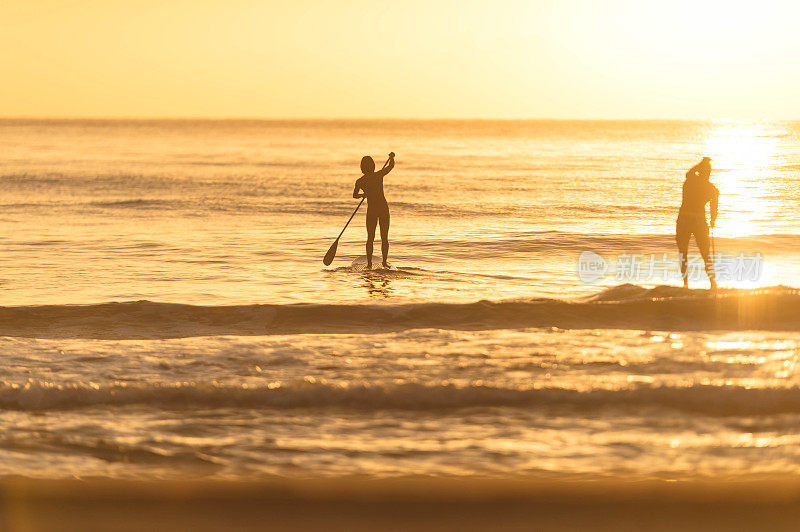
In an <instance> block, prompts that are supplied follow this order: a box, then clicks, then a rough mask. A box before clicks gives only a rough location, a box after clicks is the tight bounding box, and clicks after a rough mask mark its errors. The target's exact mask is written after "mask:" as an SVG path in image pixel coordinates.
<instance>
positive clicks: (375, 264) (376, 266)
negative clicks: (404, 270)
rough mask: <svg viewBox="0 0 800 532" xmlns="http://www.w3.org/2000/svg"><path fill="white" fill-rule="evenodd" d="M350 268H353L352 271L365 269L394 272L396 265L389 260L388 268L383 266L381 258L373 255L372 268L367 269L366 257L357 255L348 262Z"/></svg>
mask: <svg viewBox="0 0 800 532" xmlns="http://www.w3.org/2000/svg"><path fill="white" fill-rule="evenodd" d="M350 269H351V270H353V271H354V272H364V271H366V272H381V271H383V272H388V271H392V272H396V271H397V267H396V266H394V265H393V264H392V263H391V262H390V263H389V267H388V268H384V267H383V265H382V264H381V260H380V259H379V258H378V259H376V258H375V257H374V256H373V258H372V268H371V269H368V268H367V257H366V255H364V256H361V257H357V258H356V259H355V260H354V261H353V262H352V263H351V264H350Z"/></svg>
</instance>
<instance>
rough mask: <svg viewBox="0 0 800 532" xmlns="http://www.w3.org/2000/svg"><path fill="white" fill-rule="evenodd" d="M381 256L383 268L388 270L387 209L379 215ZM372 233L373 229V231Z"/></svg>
mask: <svg viewBox="0 0 800 532" xmlns="http://www.w3.org/2000/svg"><path fill="white" fill-rule="evenodd" d="M380 223H381V254H382V255H383V267H384V268H388V267H389V263H388V262H387V261H388V258H389V209H388V208H387V209H386V210H385V211H384V212H382V213H381V217H380ZM373 231H374V229H373Z"/></svg>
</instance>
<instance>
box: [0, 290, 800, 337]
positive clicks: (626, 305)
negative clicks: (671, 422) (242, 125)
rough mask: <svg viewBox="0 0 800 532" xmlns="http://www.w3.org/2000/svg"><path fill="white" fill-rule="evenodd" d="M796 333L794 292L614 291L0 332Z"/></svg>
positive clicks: (59, 317) (48, 310) (81, 309)
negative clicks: (556, 330) (549, 330)
mask: <svg viewBox="0 0 800 532" xmlns="http://www.w3.org/2000/svg"><path fill="white" fill-rule="evenodd" d="M537 327H538V328H551V327H552V328H561V329H633V330H683V331H691V330H703V331H709V330H784V331H797V330H800V294H798V291H797V290H796V289H792V288H787V287H772V288H765V289H757V290H722V291H720V292H718V293H717V294H716V295H715V294H711V293H709V292H708V291H707V290H691V291H690V290H685V289H682V288H677V287H671V286H659V287H656V288H652V289H648V288H643V287H640V286H635V285H630V284H626V285H620V286H617V287H613V288H609V289H606V290H603V291H602V292H600V293H598V294H596V295H594V296H591V297H588V298H584V299H582V300H577V301H566V300H558V299H515V300H503V301H477V302H474V303H433V302H429V303H409V304H394V305H393V304H363V305H358V304H342V305H336V304H316V303H307V304H289V305H231V306H195V305H183V304H177V303H156V302H151V301H134V302H123V303H102V304H96V305H44V306H23V307H0V335H2V336H24V337H37V338H98V339H124V338H137V339H144V338H180V337H190V336H212V335H274V334H305V333H318V334H325V333H377V332H393V331H400V330H407V329H420V328H425V329H429V328H434V329H451V330H489V329H519V328H537Z"/></svg>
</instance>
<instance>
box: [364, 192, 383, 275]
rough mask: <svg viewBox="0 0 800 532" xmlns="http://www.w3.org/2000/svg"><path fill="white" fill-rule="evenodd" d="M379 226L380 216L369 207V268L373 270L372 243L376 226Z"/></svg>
mask: <svg viewBox="0 0 800 532" xmlns="http://www.w3.org/2000/svg"><path fill="white" fill-rule="evenodd" d="M377 225H378V214H377V213H376V212H375V210H374V209H370V208H369V206H367V268H372V242H373V241H374V240H375V226H377ZM381 231H383V229H381Z"/></svg>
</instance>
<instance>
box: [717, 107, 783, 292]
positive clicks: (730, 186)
mask: <svg viewBox="0 0 800 532" xmlns="http://www.w3.org/2000/svg"><path fill="white" fill-rule="evenodd" d="M786 133H787V132H786V131H785V130H784V129H783V128H782V127H781V126H779V125H776V124H773V123H759V122H750V123H739V122H727V121H726V122H718V123H715V124H714V126H713V127H712V128H711V129H710V130H709V132H708V134H707V136H706V140H705V153H706V154H707V155H708V156H709V157H711V159H712V168H713V172H712V177H711V179H712V182H713V183H714V184H715V185H716V186H717V188H718V189H719V192H720V205H719V216H718V218H717V224H716V228H715V229H714V233H715V236H716V237H720V238H722V239H728V238H742V237H748V236H757V235H768V234H772V233H775V232H779V231H777V230H776V227H775V223H776V220H780V219H781V217H780V212H781V210H782V201H783V200H782V199H780V196H779V191H778V190H777V189H776V186H775V177H776V176H775V175H773V173H774V171H775V168H776V167H777V166H779V164H778V163H779V162H780V161H779V160H778V159H779V153H780V148H781V146H780V144H781V142H782V139H783V138H784V137H785V135H786ZM726 251H728V250H726V249H725V244H724V243H718V244H717V253H723V254H724V253H725V252H726ZM759 252H763V250H761V249H752V250H748V251H747V253H748V254H754V253H759ZM778 281H779V279H778V278H777V277H776V274H775V272H773V271H772V270H771V268H770V264H769V258H768V257H765V260H764V261H763V263H762V265H761V274H760V276H759V278H758V280H746V279H737V280H732V281H727V282H723V283H721V284H724V285H725V286H728V287H732V288H757V287H762V286H771V285H775V284H778Z"/></svg>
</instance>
